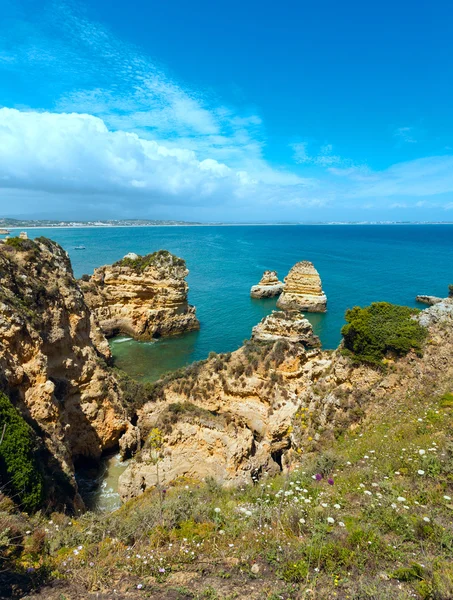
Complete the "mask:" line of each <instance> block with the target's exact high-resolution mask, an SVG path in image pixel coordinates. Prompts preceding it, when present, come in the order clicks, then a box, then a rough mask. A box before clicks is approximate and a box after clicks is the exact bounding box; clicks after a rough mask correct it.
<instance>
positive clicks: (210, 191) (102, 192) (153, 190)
mask: <svg viewBox="0 0 453 600" xmlns="http://www.w3.org/2000/svg"><path fill="white" fill-rule="evenodd" d="M0 139H1V143H0V189H1V188H3V189H4V190H12V189H18V190H27V189H28V190H34V191H40V192H43V193H58V194H59V195H60V199H62V197H63V198H64V197H65V196H66V197H69V198H70V197H71V196H72V195H74V194H76V195H78V196H80V195H85V196H90V197H91V196H94V195H97V196H100V197H102V196H103V197H110V196H117V197H122V198H123V208H124V207H125V205H127V204H128V203H129V202H130V201H131V200H132V201H134V202H140V203H146V205H152V204H165V205H170V206H171V205H198V206H205V205H210V204H216V203H230V204H234V203H235V201H238V200H239V199H244V198H246V199H247V201H252V202H255V203H256V201H257V200H259V201H261V202H262V203H263V204H266V203H268V202H271V201H273V200H275V196H276V193H277V195H278V194H279V193H280V194H281V192H282V190H283V189H284V188H285V187H286V188H287V189H288V193H289V196H290V197H291V196H292V195H294V194H298V196H300V195H301V194H302V193H303V192H305V190H306V189H309V188H310V187H313V185H315V183H314V182H313V181H312V180H309V179H303V178H300V177H297V176H296V175H294V174H291V173H285V172H284V171H275V170H264V171H262V172H261V173H260V172H256V173H250V172H247V171H244V170H236V169H232V168H230V167H229V166H228V165H226V164H225V163H222V162H219V161H217V160H215V159H212V158H207V159H202V160H200V159H199V158H198V157H197V154H196V153H195V152H194V151H193V150H189V149H187V148H177V147H175V146H171V147H168V146H165V145H163V144H161V143H158V142H156V141H154V140H146V139H143V138H140V137H139V136H138V135H137V134H136V133H129V132H125V131H111V130H109V129H108V128H107V126H106V125H105V123H104V122H103V121H102V119H100V118H98V117H94V116H92V115H87V114H77V113H59V114H57V113H49V112H42V113H39V112H36V111H29V112H22V111H18V110H16V109H8V108H2V109H0Z"/></svg>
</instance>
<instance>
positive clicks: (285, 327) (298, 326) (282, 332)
mask: <svg viewBox="0 0 453 600" xmlns="http://www.w3.org/2000/svg"><path fill="white" fill-rule="evenodd" d="M252 340H255V341H258V342H274V341H277V340H287V341H288V342H292V343H299V344H303V345H304V347H306V348H318V347H319V346H320V345H321V342H320V340H319V337H318V336H317V335H315V334H314V333H313V328H312V326H311V323H310V322H309V321H308V320H307V319H305V317H304V316H303V315H301V314H300V312H299V311H292V312H283V311H277V310H274V311H272V313H271V314H270V315H268V316H267V317H264V319H263V320H262V321H260V322H259V323H258V325H255V327H254V328H253V329H252Z"/></svg>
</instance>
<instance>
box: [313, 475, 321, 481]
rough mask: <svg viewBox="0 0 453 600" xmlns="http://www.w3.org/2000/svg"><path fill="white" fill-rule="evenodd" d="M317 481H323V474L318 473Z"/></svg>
mask: <svg viewBox="0 0 453 600" xmlns="http://www.w3.org/2000/svg"><path fill="white" fill-rule="evenodd" d="M315 479H316V481H321V479H322V475H321V473H316V475H315Z"/></svg>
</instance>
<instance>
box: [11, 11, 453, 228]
mask: <svg viewBox="0 0 453 600" xmlns="http://www.w3.org/2000/svg"><path fill="white" fill-rule="evenodd" d="M1 7H2V18H1V19H0V215H1V216H10V217H22V218H58V219H93V218H94V219H102V218H104V219H107V218H108V219H111V218H147V219H176V220H188V221H202V222H210V221H223V222H319V221H375V220H384V221H453V119H452V115H451V112H452V107H453V64H452V63H453V5H452V4H451V2H448V1H447V0H445V1H444V0H441V1H436V0H433V1H432V2H430V3H428V2H415V3H414V2H406V1H405V0H399V1H398V2H395V0H392V1H389V0H381V1H380V2H379V3H370V2H363V0H361V1H360V2H359V1H355V0H344V1H343V2H338V0H319V1H318V2H309V1H306V0H283V1H282V2H275V0H272V1H270V0H259V1H258V0H241V1H239V0H228V1H227V0H216V2H212V0H191V1H190V2H189V1H188V0H172V1H170V0H168V1H162V0H159V1H157V0H128V1H127V2H124V1H120V0H108V1H107V0H89V2H88V1H85V2H84V1H82V0H80V1H75V0H64V1H60V0H1Z"/></svg>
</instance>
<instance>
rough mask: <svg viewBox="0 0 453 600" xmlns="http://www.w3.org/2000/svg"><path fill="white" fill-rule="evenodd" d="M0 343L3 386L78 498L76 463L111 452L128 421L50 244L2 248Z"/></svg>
mask: <svg viewBox="0 0 453 600" xmlns="http://www.w3.org/2000/svg"><path fill="white" fill-rule="evenodd" d="M0 341H1V343H0V379H1V381H0V386H1V388H3V389H4V391H5V392H6V394H7V395H8V396H9V397H10V399H11V400H13V401H14V404H15V405H16V407H17V408H18V409H19V410H20V412H21V413H22V415H23V416H24V418H25V419H26V420H27V421H28V422H29V423H30V424H31V425H32V426H33V428H34V429H35V431H36V432H37V433H38V435H39V436H40V438H41V439H42V440H43V443H44V445H45V447H46V448H47V450H48V452H49V455H50V456H52V457H53V458H52V460H55V461H56V465H57V467H56V468H58V469H59V470H60V471H61V472H62V473H63V474H64V476H65V477H66V479H67V480H68V481H69V483H70V485H71V486H72V489H73V492H74V494H75V490H76V489H77V488H76V485H75V480H74V466H73V461H74V460H75V459H77V458H81V457H86V458H91V459H95V460H97V459H99V457H100V456H101V453H102V452H103V451H104V450H108V449H113V448H114V447H116V446H117V444H118V441H119V438H120V436H121V435H122V433H123V432H124V431H125V430H126V426H127V420H126V419H125V416H124V410H123V408H122V405H121V397H122V393H121V391H120V389H119V387H118V384H117V381H116V379H115V378H114V377H113V375H112V374H111V373H110V371H109V369H108V368H107V365H106V360H108V359H109V358H110V350H109V347H108V344H107V341H106V339H105V338H104V336H103V335H102V334H101V333H100V332H99V330H98V328H97V325H96V323H95V321H94V318H93V315H92V314H91V313H90V310H89V308H88V307H87V305H86V303H85V301H84V298H83V294H82V292H81V290H80V288H79V286H78V285H77V282H76V280H75V279H74V276H73V273H72V268H71V264H70V261H69V257H68V255H67V253H66V252H65V251H64V250H63V249H62V248H61V247H60V246H59V245H58V244H56V243H55V242H51V241H50V240H48V239H46V238H38V239H37V240H35V241H31V240H26V239H19V238H12V239H11V240H9V241H8V242H7V243H5V244H2V245H1V246H0ZM55 479H57V478H56V471H55ZM68 502H69V504H70V500H69V501H68Z"/></svg>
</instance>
